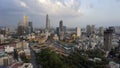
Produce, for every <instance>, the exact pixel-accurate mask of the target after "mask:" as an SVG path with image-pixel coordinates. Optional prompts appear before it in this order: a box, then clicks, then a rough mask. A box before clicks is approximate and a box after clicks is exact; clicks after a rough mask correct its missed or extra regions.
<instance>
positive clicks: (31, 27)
mask: <svg viewBox="0 0 120 68" xmlns="http://www.w3.org/2000/svg"><path fill="white" fill-rule="evenodd" d="M28 26H29V33H32V32H33V24H32V22H29V25H28Z"/></svg>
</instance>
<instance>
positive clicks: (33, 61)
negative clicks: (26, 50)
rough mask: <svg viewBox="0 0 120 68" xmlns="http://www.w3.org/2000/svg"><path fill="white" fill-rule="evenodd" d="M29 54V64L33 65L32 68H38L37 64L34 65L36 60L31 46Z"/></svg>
mask: <svg viewBox="0 0 120 68" xmlns="http://www.w3.org/2000/svg"><path fill="white" fill-rule="evenodd" d="M30 53H31V60H30V62H31V63H32V64H33V68H39V67H38V64H37V63H36V60H35V59H36V57H35V53H34V51H33V50H32V48H31V46H30Z"/></svg>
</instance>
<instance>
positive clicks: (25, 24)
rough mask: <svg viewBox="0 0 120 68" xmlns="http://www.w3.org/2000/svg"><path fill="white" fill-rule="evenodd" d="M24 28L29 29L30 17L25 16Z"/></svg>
mask: <svg viewBox="0 0 120 68" xmlns="http://www.w3.org/2000/svg"><path fill="white" fill-rule="evenodd" d="M24 27H28V16H24Z"/></svg>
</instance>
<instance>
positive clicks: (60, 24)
mask: <svg viewBox="0 0 120 68" xmlns="http://www.w3.org/2000/svg"><path fill="white" fill-rule="evenodd" d="M59 28H60V31H63V21H62V20H61V21H60V23H59Z"/></svg>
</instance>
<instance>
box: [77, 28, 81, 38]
mask: <svg viewBox="0 0 120 68" xmlns="http://www.w3.org/2000/svg"><path fill="white" fill-rule="evenodd" d="M76 34H77V37H80V36H81V30H80V28H79V27H77V28H76Z"/></svg>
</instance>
